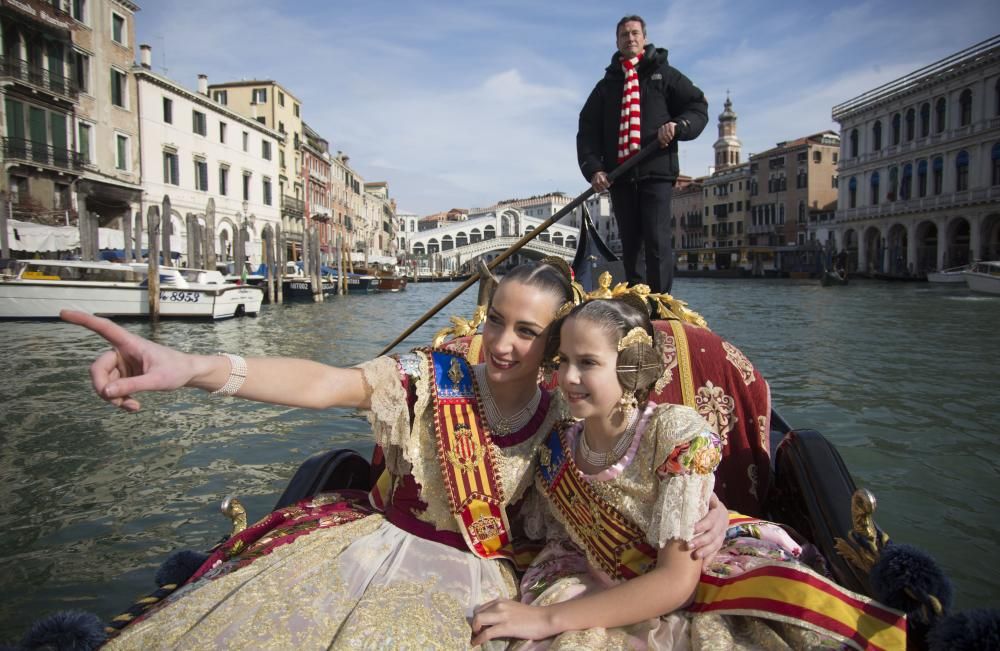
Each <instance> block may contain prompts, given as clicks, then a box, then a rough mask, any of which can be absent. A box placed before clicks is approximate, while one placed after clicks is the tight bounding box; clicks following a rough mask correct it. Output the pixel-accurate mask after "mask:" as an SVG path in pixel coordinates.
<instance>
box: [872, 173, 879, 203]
mask: <svg viewBox="0 0 1000 651" xmlns="http://www.w3.org/2000/svg"><path fill="white" fill-rule="evenodd" d="M878 181H879V179H878V172H872V205H873V206H877V205H878Z"/></svg>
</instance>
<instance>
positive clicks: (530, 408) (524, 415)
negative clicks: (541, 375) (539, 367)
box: [473, 365, 542, 437]
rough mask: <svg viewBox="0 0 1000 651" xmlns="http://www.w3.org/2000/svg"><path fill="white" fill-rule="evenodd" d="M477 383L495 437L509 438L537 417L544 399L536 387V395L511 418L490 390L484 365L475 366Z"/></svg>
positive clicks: (487, 420) (484, 412)
mask: <svg viewBox="0 0 1000 651" xmlns="http://www.w3.org/2000/svg"><path fill="white" fill-rule="evenodd" d="M473 368H474V369H475V374H476V382H477V384H478V385H479V398H480V403H481V404H482V407H483V414H484V415H485V416H486V422H487V424H488V425H489V427H490V431H491V432H492V433H493V435H494V436H500V437H503V436H507V435H509V434H513V433H514V432H517V431H519V430H520V429H522V428H523V427H524V426H525V425H527V424H528V421H529V420H531V418H532V417H533V416H534V415H535V411H536V410H537V409H538V403H539V402H540V401H541V399H542V390H541V389H539V388H538V387H535V395H533V396H531V398H530V399H529V400H528V402H526V403H525V404H524V406H523V407H521V408H520V409H518V410H517V411H516V412H514V413H513V414H511V415H510V416H504V415H503V413H501V411H500V407H499V406H497V403H496V399H495V398H494V397H493V392H492V391H491V390H490V383H489V382H488V381H487V380H486V367H485V366H482V365H478V366H474V367H473Z"/></svg>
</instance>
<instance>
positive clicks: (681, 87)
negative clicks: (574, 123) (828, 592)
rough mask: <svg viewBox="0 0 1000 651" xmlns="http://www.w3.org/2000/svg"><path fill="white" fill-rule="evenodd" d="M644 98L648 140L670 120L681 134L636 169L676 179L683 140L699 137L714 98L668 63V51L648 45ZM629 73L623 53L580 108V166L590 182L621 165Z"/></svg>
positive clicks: (637, 173) (642, 73) (642, 70)
mask: <svg viewBox="0 0 1000 651" xmlns="http://www.w3.org/2000/svg"><path fill="white" fill-rule="evenodd" d="M638 74H639V101H640V111H641V114H640V115H641V118H640V125H641V139H642V144H643V145H646V144H647V143H650V142H652V141H653V140H655V138H656V131H657V130H658V129H659V128H660V127H661V126H662V125H664V124H666V123H667V122H671V121H673V122H676V123H677V135H676V136H675V138H674V140H673V141H672V142H671V143H670V145H669V146H668V147H667V148H666V149H661V150H660V151H658V152H656V153H654V154H652V155H651V156H650V157H649V158H647V159H646V160H645V161H643V163H642V164H640V165H639V166H638V167H637V168H635V169H633V170H632V172H631V173H630V175H631V177H632V178H636V179H640V180H641V179H644V178H649V177H656V178H664V179H669V180H673V179H676V178H677V175H678V174H680V163H679V162H678V158H677V142H678V141H679V140H694V139H695V138H697V137H698V135H699V134H700V133H701V132H702V130H703V129H704V128H705V125H706V124H707V123H708V101H707V100H706V99H705V94H704V93H703V92H701V89H699V88H698V87H697V86H695V85H694V84H693V83H691V80H690V79H688V78H687V77H685V76H684V75H682V74H681V73H680V71H678V70H677V69H676V68H673V67H671V66H670V65H669V64H668V63H667V51H666V50H664V49H663V48H657V47H654V46H653V44H652V43H650V44H648V45H646V49H645V50H644V51H643V56H642V61H640V62H639V69H638ZM624 86H625V73H624V72H622V66H621V62H620V59H619V55H618V53H617V52H615V54H614V55H613V56H612V57H611V65H609V66H608V67H607V69H606V70H605V73H604V78H603V79H601V80H600V81H599V82H597V85H596V86H594V90H593V91H591V93H590V97H588V98H587V103H586V104H584V105H583V109H582V110H581V111H580V126H579V129H578V131H577V134H576V155H577V160H578V162H579V164H580V171H581V172H583V176H584V178H586V179H587V182H588V183H589V182H590V179H591V177H593V176H594V174H595V173H596V172H598V171H601V170H603V171H605V172H611V171H612V170H613V169H615V167H617V166H618V130H619V127H620V124H621V105H622V89H623V88H624Z"/></svg>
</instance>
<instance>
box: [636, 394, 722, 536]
mask: <svg viewBox="0 0 1000 651" xmlns="http://www.w3.org/2000/svg"><path fill="white" fill-rule="evenodd" d="M657 412H658V413H656V414H655V415H654V416H653V418H654V421H653V423H651V427H653V428H655V434H656V437H657V454H658V456H657V459H663V461H662V462H660V463H659V465H658V466H657V469H656V474H657V476H658V477H659V479H660V485H659V492H658V494H657V497H656V502H655V504H654V506H653V513H652V518H651V520H650V527H649V532H648V533H647V540H648V542H649V543H650V544H651V545H655V546H657V547H663V546H664V545H666V544H667V541H669V540H683V541H687V542H689V541H690V540H691V538H692V537H693V535H694V526H695V525H696V524H697V523H698V521H700V520H701V519H702V518H703V517H705V514H706V513H708V501H709V498H711V496H712V489H713V488H714V487H715V469H716V467H717V466H718V465H719V461H720V460H721V459H722V444H721V441H720V440H719V437H718V436H716V434H715V433H714V432H713V431H712V429H711V427H710V426H709V425H708V423H707V422H705V420H704V419H703V418H702V417H701V416H700V415H699V414H698V412H696V411H695V410H693V409H691V408H689V407H683V406H679V405H664V406H662V407H660V408H658V409H657Z"/></svg>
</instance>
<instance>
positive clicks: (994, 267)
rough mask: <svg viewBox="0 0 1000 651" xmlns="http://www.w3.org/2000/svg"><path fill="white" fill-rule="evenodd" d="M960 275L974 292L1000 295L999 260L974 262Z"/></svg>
mask: <svg viewBox="0 0 1000 651" xmlns="http://www.w3.org/2000/svg"><path fill="white" fill-rule="evenodd" d="M962 277H963V278H964V279H965V283H966V284H967V285H968V286H969V289H971V290H972V291H974V292H982V293H984V294H996V295H1000V261H988V262H976V263H975V264H973V265H972V267H971V268H970V269H967V270H966V271H963V272H962Z"/></svg>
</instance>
